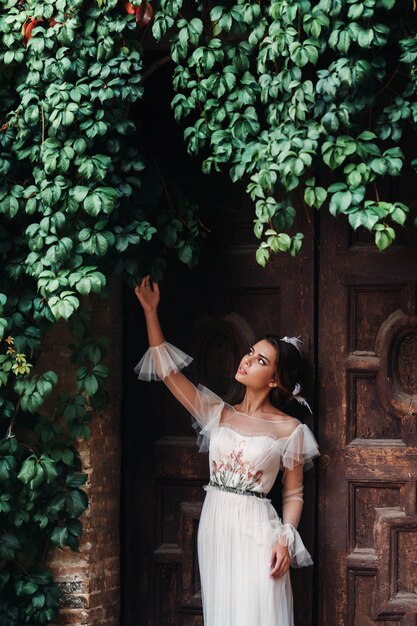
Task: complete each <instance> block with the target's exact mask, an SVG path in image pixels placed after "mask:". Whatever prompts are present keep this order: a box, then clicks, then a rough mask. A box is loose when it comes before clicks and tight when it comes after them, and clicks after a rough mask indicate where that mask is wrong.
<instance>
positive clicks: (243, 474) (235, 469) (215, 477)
mask: <svg viewBox="0 0 417 626" xmlns="http://www.w3.org/2000/svg"><path fill="white" fill-rule="evenodd" d="M262 475H263V471H261V470H256V469H255V467H254V464H253V463H252V462H251V461H245V460H244V459H243V444H242V446H241V447H240V448H239V449H234V450H232V452H230V453H229V454H225V453H223V454H218V455H217V460H214V459H213V460H212V462H211V481H212V482H215V483H217V484H218V485H220V486H223V487H233V488H235V489H245V490H252V489H254V487H262V481H261V478H262Z"/></svg>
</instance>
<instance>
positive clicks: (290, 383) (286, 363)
mask: <svg viewBox="0 0 417 626" xmlns="http://www.w3.org/2000/svg"><path fill="white" fill-rule="evenodd" d="M263 339H265V340H266V341H267V342H268V343H270V344H271V345H272V346H274V348H275V350H276V352H277V364H276V377H277V380H276V382H277V383H278V387H274V389H273V390H272V391H271V395H270V398H271V402H272V404H273V405H274V406H276V407H277V408H278V409H281V408H282V407H283V406H285V405H287V404H288V403H289V402H291V401H292V400H293V399H294V398H293V395H292V392H293V390H294V387H295V385H296V384H297V383H299V382H300V379H301V373H302V365H303V359H302V357H301V354H300V352H299V351H298V350H297V348H296V347H295V346H294V345H293V344H292V343H289V342H288V341H283V340H282V339H281V338H280V337H278V336H277V335H265V336H264V337H263Z"/></svg>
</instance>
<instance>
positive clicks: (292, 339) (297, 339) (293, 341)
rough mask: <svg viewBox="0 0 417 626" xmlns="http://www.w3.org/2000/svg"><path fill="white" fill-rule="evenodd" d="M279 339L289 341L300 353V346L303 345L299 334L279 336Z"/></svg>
mask: <svg viewBox="0 0 417 626" xmlns="http://www.w3.org/2000/svg"><path fill="white" fill-rule="evenodd" d="M281 341H286V342H287V343H291V344H292V345H293V346H294V348H297V350H298V352H299V353H300V354H301V348H302V345H303V340H302V339H301V336H300V335H299V336H298V337H287V336H285V337H281Z"/></svg>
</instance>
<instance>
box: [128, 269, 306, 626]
mask: <svg viewBox="0 0 417 626" xmlns="http://www.w3.org/2000/svg"><path fill="white" fill-rule="evenodd" d="M135 293H136V296H137V298H138V300H139V302H140V303H141V305H142V307H143V310H144V314H145V318H146V325H147V331H148V339H149V349H148V350H147V352H146V353H145V354H144V356H143V357H142V359H141V360H140V362H139V363H138V365H137V366H136V368H135V372H136V373H137V374H138V377H139V378H140V379H141V380H146V381H150V380H162V381H163V382H164V383H165V385H166V386H167V387H168V389H169V390H170V391H171V392H172V393H173V395H174V396H175V397H176V398H177V399H178V400H179V401H180V402H181V403H182V404H183V405H184V406H185V407H186V409H187V410H188V411H189V412H190V413H191V415H192V416H193V425H194V427H195V429H196V430H197V432H198V435H199V437H198V439H199V444H200V450H208V451H209V471H210V480H209V483H208V485H206V486H205V487H204V489H205V490H206V497H205V500H204V504H203V509H202V512H201V518H200V522H199V529H198V546H197V547H198V559H199V567H200V576H201V585H202V600H203V613H204V624H205V626H293V624H294V618H293V606H292V592H291V584H290V576H289V568H290V565H292V566H293V567H303V566H305V565H311V564H312V560H311V557H310V555H309V553H308V552H307V550H306V549H305V547H304V545H303V542H302V540H301V537H300V535H299V534H298V532H297V525H298V522H299V520H300V516H301V511H302V507H303V471H304V470H305V469H307V468H309V467H311V466H312V461H311V460H312V458H313V457H315V456H317V455H318V448H317V442H316V440H315V439H314V436H313V435H312V433H311V431H310V430H309V428H308V427H307V426H306V425H305V424H302V423H300V422H299V420H297V419H296V418H294V417H291V415H289V414H287V413H285V412H284V411H282V410H281V409H280V408H277V407H281V406H283V404H285V402H286V401H290V400H297V401H299V402H302V403H303V404H306V405H307V403H306V401H305V400H304V398H302V397H301V396H300V395H299V392H300V385H299V383H298V380H299V371H300V367H301V362H302V358H301V347H300V346H301V342H300V341H299V339H297V338H296V337H281V338H280V337H276V336H274V335H267V336H265V337H264V338H262V339H260V340H259V341H258V342H257V343H255V344H254V345H253V346H249V347H248V351H247V353H246V354H245V355H244V356H243V357H242V359H241V361H240V363H239V364H238V366H237V369H236V374H235V378H236V380H237V381H239V382H240V383H242V384H243V385H244V386H245V396H244V398H243V401H242V402H241V403H240V404H239V405H236V406H233V405H230V404H227V403H226V402H224V401H223V400H222V399H221V398H220V397H218V396H217V395H216V394H215V393H213V392H212V391H210V390H209V389H207V388H205V387H203V386H202V385H197V387H196V386H194V385H193V383H191V381H190V380H188V378H187V377H186V376H184V374H182V373H181V370H182V369H183V368H184V367H185V366H187V365H188V364H189V363H190V362H191V360H192V359H191V357H190V356H188V355H187V354H185V353H184V352H182V351H181V350H179V349H178V348H176V347H174V346H173V345H171V344H170V343H167V342H166V341H165V338H164V336H163V333H162V330H161V326H160V323H159V319H158V312H157V311H158V304H159V299H160V295H159V288H158V284H157V283H155V282H154V283H151V280H150V277H149V276H146V277H145V278H143V280H142V282H141V283H140V285H137V286H136V288H135ZM307 406H308V405H307ZM280 470H281V471H282V484H283V506H282V509H283V511H282V519H281V518H280V517H279V516H278V513H277V512H276V511H275V509H274V507H273V506H272V504H271V501H270V500H269V499H268V497H267V494H268V492H269V491H270V489H271V488H272V486H273V484H274V482H275V480H276V478H277V475H278V473H279V471H280Z"/></svg>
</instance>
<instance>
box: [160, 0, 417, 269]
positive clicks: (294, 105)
mask: <svg viewBox="0 0 417 626" xmlns="http://www.w3.org/2000/svg"><path fill="white" fill-rule="evenodd" d="M183 4H184V3H183V0H160V10H159V12H158V13H157V15H156V19H155V21H154V25H153V33H154V35H155V37H156V38H157V39H160V38H162V37H164V36H165V35H166V33H172V36H171V39H172V58H173V60H174V62H175V65H176V67H175V72H174V87H175V90H176V92H177V93H176V95H175V97H174V99H173V102H172V106H173V109H174V113H175V116H176V118H177V119H178V120H179V119H183V118H184V119H187V120H188V123H189V125H188V127H187V129H186V130H185V140H186V142H187V145H188V150H189V152H190V153H191V154H197V153H199V152H202V154H203V155H204V157H205V159H204V162H203V170H204V171H205V172H207V173H208V172H211V171H212V170H220V169H222V168H226V169H228V170H229V172H230V176H231V177H232V180H233V181H237V180H240V179H244V180H247V182H248V184H247V192H248V193H249V194H250V197H251V198H252V200H253V201H254V203H255V220H254V232H255V235H256V236H257V237H258V238H259V239H260V240H261V243H260V247H259V249H258V252H257V260H258V262H259V263H260V264H261V265H265V263H266V262H267V260H268V258H269V255H270V253H271V252H277V251H290V252H291V254H293V255H295V254H296V253H297V252H298V251H299V249H300V247H301V243H302V237H303V234H302V233H294V234H292V231H293V230H294V229H293V225H294V221H295V216H296V211H297V210H303V209H302V205H303V204H304V205H305V206H304V208H305V209H306V210H308V207H314V208H315V209H320V208H321V207H323V208H325V207H328V209H329V211H330V212H331V213H332V214H333V215H338V214H344V215H346V216H347V218H348V220H349V223H350V225H351V226H352V227H353V228H354V229H357V228H359V227H365V228H366V229H368V230H369V231H371V232H373V233H374V236H375V241H376V244H377V246H378V248H379V249H380V250H384V249H385V248H387V247H388V246H389V245H390V244H391V242H392V241H393V239H394V238H395V229H396V228H398V227H399V226H400V227H401V226H403V225H404V224H405V222H406V219H407V216H408V213H409V207H408V206H407V205H406V204H404V203H403V202H399V201H398V199H392V198H391V197H390V196H389V195H388V193H387V179H389V178H390V177H395V176H400V175H401V174H403V173H404V171H406V170H407V169H408V166H411V167H412V168H413V169H414V168H415V166H416V164H417V160H415V159H412V160H411V163H409V159H408V160H407V159H406V157H405V156H404V150H403V148H402V144H405V141H406V135H407V134H408V132H410V131H411V132H413V133H415V131H416V122H417V103H416V91H417V87H416V80H417V78H416V77H417V74H416V67H415V66H416V58H417V39H416V29H417V13H416V6H415V3H414V2H412V1H411V0H407V1H406V2H402V1H401V2H400V1H396V0H316V1H313V0H311V1H310V0H270V1H267V2H250V1H246V0H241V1H240V0H238V1H237V2H233V1H230V2H212V3H207V2H205V1H204V0H197V2H196V3H195V6H196V10H197V13H196V12H195V13H194V14H193V15H192V16H190V17H187V15H188V13H189V7H188V6H187V4H186V3H185V5H184V6H183ZM184 11H185V14H184Z"/></svg>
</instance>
